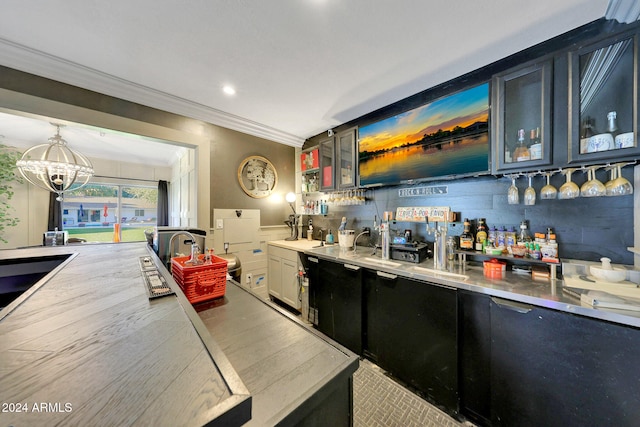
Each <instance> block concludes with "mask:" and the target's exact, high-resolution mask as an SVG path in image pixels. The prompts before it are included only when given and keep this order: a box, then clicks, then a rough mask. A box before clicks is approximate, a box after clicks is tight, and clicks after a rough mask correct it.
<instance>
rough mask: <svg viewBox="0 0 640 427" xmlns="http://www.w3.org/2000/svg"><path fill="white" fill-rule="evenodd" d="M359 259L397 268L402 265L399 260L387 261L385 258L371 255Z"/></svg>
mask: <svg viewBox="0 0 640 427" xmlns="http://www.w3.org/2000/svg"><path fill="white" fill-rule="evenodd" d="M361 261H363V262H370V263H372V264H376V265H381V266H384V267H391V268H398V267H400V266H401V265H402V264H400V263H399V262H393V261H387V260H386V259H382V258H372V257H367V258H363V259H362V260H361Z"/></svg>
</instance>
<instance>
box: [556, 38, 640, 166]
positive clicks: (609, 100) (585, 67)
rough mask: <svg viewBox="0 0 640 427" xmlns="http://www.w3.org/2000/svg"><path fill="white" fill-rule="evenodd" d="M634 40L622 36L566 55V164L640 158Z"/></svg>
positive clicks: (636, 47)
mask: <svg viewBox="0 0 640 427" xmlns="http://www.w3.org/2000/svg"><path fill="white" fill-rule="evenodd" d="M637 122H638V35H637V34H635V33H631V34H630V33H626V34H621V35H618V36H616V37H613V38H609V39H605V40H602V41H600V42H598V43H594V44H592V45H589V46H585V47H583V48H581V49H579V50H576V51H573V52H570V53H569V117H568V138H569V142H568V145H569V147H568V148H569V152H568V162H569V163H582V164H586V163H589V164H594V163H599V162H614V161H619V160H624V159H629V158H637V157H638V156H639V155H640V146H639V145H638V140H637V130H638V124H637Z"/></svg>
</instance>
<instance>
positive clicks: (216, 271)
mask: <svg viewBox="0 0 640 427" xmlns="http://www.w3.org/2000/svg"><path fill="white" fill-rule="evenodd" d="M189 258H190V257H188V256H184V257H175V258H171V274H172V275H173V279H174V280H175V281H176V283H177V284H178V285H180V288H181V289H182V292H184V294H185V296H186V297H187V299H188V300H189V302H190V303H191V304H196V303H199V302H204V301H209V300H212V299H215V298H220V297H222V296H224V293H225V291H226V290H227V261H226V260H224V259H222V258H220V257H217V256H215V255H213V256H211V264H199V265H189V264H185V263H186V262H187V261H188V260H189ZM198 258H199V259H200V260H201V261H204V255H199V256H198Z"/></svg>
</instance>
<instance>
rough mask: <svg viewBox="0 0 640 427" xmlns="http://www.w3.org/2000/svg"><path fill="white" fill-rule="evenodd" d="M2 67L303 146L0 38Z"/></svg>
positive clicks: (260, 126) (285, 135)
mask: <svg viewBox="0 0 640 427" xmlns="http://www.w3.org/2000/svg"><path fill="white" fill-rule="evenodd" d="M0 58H2V65H3V66H6V67H9V68H14V69H16V70H19V71H23V72H26V73H30V74H35V75H38V76H41V77H45V78H48V79H51V80H56V81H59V82H62V83H66V84H69V85H73V86H77V87H81V88H83V89H87V90H91V91H94V92H98V93H102V94H105V95H108V96H113V97H115V98H120V99H124V100H126V101H130V102H135V103H137V104H142V105H146V106H148V107H152V108H157V109H159V110H164V111H167V112H170V113H174V114H179V115H182V116H186V117H190V118H192V119H197V120H202V121H204V122H208V123H211V124H214V125H217V126H221V127H224V128H228V129H232V130H235V131H238V132H242V133H246V134H249V135H253V136H257V137H260V138H264V139H268V140H270V141H275V142H278V143H281V144H285V145H289V146H293V147H302V145H303V143H304V138H302V137H299V136H296V135H292V134H290V133H287V132H283V131H280V130H278V129H275V128H272V127H269V126H266V125H263V124H261V123H257V122H254V121H252V120H248V119H245V118H242V117H239V116H236V115H233V114H229V113H225V112H224V111H220V110H217V109H215V108H210V107H207V106H205V105H202V104H199V103H196V102H192V101H189V100H186V99H184V98H180V97H177V96H173V95H169V94H167V93H164V92H161V91H158V90H155V89H152V88H149V87H146V86H143V85H139V84H136V83H133V82H130V81H127V80H124V79H120V78H118V77H114V76H112V75H109V74H106V73H103V72H101V71H98V70H94V69H92V68H89V67H84V66H82V65H79V64H76V63H74V62H71V61H66V60H64V59H61V58H58V57H55V56H53V55H50V54H47V53H45V52H41V51H38V50H35V49H30V48H28V47H25V46H22V45H19V44H17V43H13V42H10V41H7V40H3V39H0Z"/></svg>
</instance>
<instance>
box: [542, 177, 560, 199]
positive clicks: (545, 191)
mask: <svg viewBox="0 0 640 427" xmlns="http://www.w3.org/2000/svg"><path fill="white" fill-rule="evenodd" d="M554 173H555V172H547V173H545V175H546V176H547V185H545V186H544V187H542V188H541V189H540V199H542V200H550V199H555V198H556V197H557V196H558V190H556V187H554V186H553V185H551V175H553V174H554Z"/></svg>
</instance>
